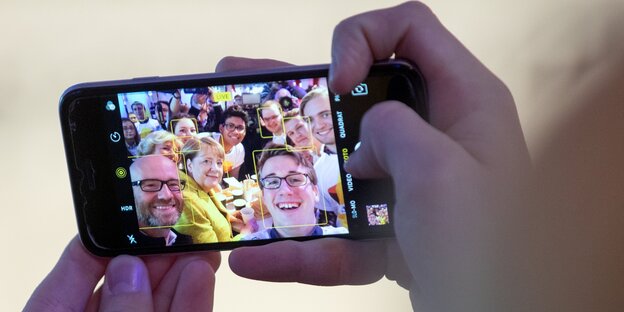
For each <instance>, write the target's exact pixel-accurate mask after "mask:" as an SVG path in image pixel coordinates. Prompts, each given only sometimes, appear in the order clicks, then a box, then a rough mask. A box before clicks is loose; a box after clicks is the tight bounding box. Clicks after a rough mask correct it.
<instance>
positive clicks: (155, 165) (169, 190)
mask: <svg viewBox="0 0 624 312" xmlns="http://www.w3.org/2000/svg"><path fill="white" fill-rule="evenodd" d="M130 177H131V178H132V191H133V193H134V199H135V204H136V214H137V220H138V223H139V230H140V231H141V233H139V234H138V235H135V237H134V238H135V239H136V241H137V243H138V244H140V245H142V246H172V245H186V244H192V243H193V239H192V237H191V236H188V235H184V234H181V233H179V232H176V231H175V230H174V229H173V228H172V226H173V225H175V224H176V222H178V219H179V218H180V214H181V213H182V209H183V206H184V199H183V197H182V190H183V189H184V185H185V184H184V181H180V179H179V178H178V169H177V167H176V165H175V163H174V162H172V161H171V160H170V159H169V158H166V157H164V156H162V155H149V156H143V157H140V158H137V159H136V160H135V161H134V162H133V163H132V165H130Z"/></svg>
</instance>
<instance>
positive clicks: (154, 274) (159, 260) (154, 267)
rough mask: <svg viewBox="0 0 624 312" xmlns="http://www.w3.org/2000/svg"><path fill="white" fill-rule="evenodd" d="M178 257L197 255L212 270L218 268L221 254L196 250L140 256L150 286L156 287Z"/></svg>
mask: <svg viewBox="0 0 624 312" xmlns="http://www.w3.org/2000/svg"><path fill="white" fill-rule="evenodd" d="M179 257H186V258H190V257H197V258H200V259H202V260H204V261H206V262H208V263H209V264H210V265H211V267H212V268H213V270H214V271H217V269H219V266H220V264H221V254H220V253H218V252H197V253H187V254H184V255H178V254H173V255H154V256H144V257H142V259H143V262H144V263H145V265H146V266H147V269H148V271H149V276H150V283H151V284H152V288H156V287H158V286H159V285H160V283H161V282H162V279H163V278H164V276H165V274H167V272H169V270H170V269H171V268H172V267H173V265H174V264H175V263H176V262H177V259H178V258H179Z"/></svg>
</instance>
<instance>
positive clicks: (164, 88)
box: [60, 60, 427, 256]
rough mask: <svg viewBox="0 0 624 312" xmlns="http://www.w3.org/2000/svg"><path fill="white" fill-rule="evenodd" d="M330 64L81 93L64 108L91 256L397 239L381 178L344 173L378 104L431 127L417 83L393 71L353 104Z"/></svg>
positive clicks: (394, 64) (360, 90)
mask: <svg viewBox="0 0 624 312" xmlns="http://www.w3.org/2000/svg"><path fill="white" fill-rule="evenodd" d="M327 75H328V65H315V66H294V67H284V68H275V69H270V70H256V71H247V72H245V71H238V72H228V73H216V74H201V75H188V76H175V77H148V78H135V79H131V80H121V81H110V82H96V83H85V84H79V85H75V86H72V87H71V88H69V89H68V90H66V91H65V93H64V94H63V95H62V97H61V100H60V118H61V125H62V131H63V138H64V144H65V151H66V156H67V164H68V169H69V176H70V181H71V188H72V194H73V201H74V206H75V212H76V219H77V222H78V229H79V232H80V237H81V239H82V242H83V244H84V245H85V246H86V247H87V249H88V250H89V251H91V252H92V253H94V254H96V255H100V256H114V255H118V254H135V255H136V254H153V253H167V252H181V251H194V250H223V249H232V248H235V247H238V246H249V245H259V244H266V243H269V242H272V241H276V240H284V239H295V240H308V239H314V238H320V237H327V236H332V237H342V238H348V239H370V238H379V237H391V236H392V235H393V227H392V223H393V222H394V220H393V218H396V217H400V216H394V215H393V213H392V212H393V205H394V202H395V199H394V197H393V186H392V181H391V180H390V179H385V180H359V179H355V178H353V177H352V176H351V175H350V174H348V173H346V172H345V171H344V170H343V166H344V163H345V162H346V161H348V158H349V155H350V154H351V153H352V152H353V151H354V150H355V149H357V148H358V146H359V124H360V120H361V118H362V116H363V114H364V113H365V112H366V111H367V110H368V109H369V108H370V107H371V106H372V105H374V104H375V103H378V102H381V101H384V100H398V101H401V102H403V103H405V104H406V105H408V106H410V107H411V108H413V109H414V110H415V111H416V112H417V113H418V114H420V115H421V116H422V117H423V118H424V119H427V95H426V87H425V81H424V79H423V77H422V76H421V74H420V73H419V71H418V70H417V68H416V67H414V66H413V65H411V64H409V63H407V62H404V61H400V60H391V61H387V62H383V63H378V64H375V65H373V66H372V67H371V70H370V73H369V75H368V77H367V78H366V80H364V81H363V82H362V83H360V84H359V85H357V86H356V87H355V88H354V89H353V90H352V91H351V92H349V93H346V94H335V93H333V92H331V90H329V89H328V86H327V78H326V77H327Z"/></svg>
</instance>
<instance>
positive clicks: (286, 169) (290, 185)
mask: <svg viewBox="0 0 624 312" xmlns="http://www.w3.org/2000/svg"><path fill="white" fill-rule="evenodd" d="M257 166H258V173H259V178H260V180H259V182H260V188H261V190H262V204H263V208H264V209H267V210H268V211H269V212H270V213H271V217H272V219H273V227H270V228H267V229H265V230H264V231H259V232H256V233H253V234H250V235H247V236H246V237H244V238H243V239H245V240H255V239H271V238H282V237H301V236H320V235H331V234H346V233H347V229H346V228H344V227H338V228H337V227H333V226H323V227H321V226H320V225H319V224H318V223H317V220H316V214H315V212H314V206H315V203H316V202H317V201H318V200H319V190H318V187H317V177H316V172H315V171H314V166H313V165H312V163H311V162H310V161H309V160H308V158H307V157H305V155H304V154H303V153H302V152H297V151H294V150H292V149H287V148H286V147H285V146H284V145H278V144H272V143H269V144H268V145H267V146H266V149H265V150H264V151H263V152H262V154H261V156H260V159H259V160H258V164H257Z"/></svg>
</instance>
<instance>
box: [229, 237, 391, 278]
mask: <svg viewBox="0 0 624 312" xmlns="http://www.w3.org/2000/svg"><path fill="white" fill-rule="evenodd" d="M229 263H230V267H231V269H232V271H233V272H234V273H236V274H238V275H240V276H242V277H246V278H251V279H257V280H263V281H272V282H299V283H305V284H312V285H324V286H330V285H362V284H369V283H373V282H375V281H377V280H379V279H380V278H381V277H382V276H383V275H384V272H385V268H386V257H385V246H384V243H383V241H366V242H356V241H350V240H344V239H338V238H325V239H318V240H311V241H306V242H296V241H282V242H276V243H272V244H269V245H265V246H258V247H245V248H238V249H235V250H233V251H232V253H230V257H229Z"/></svg>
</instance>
